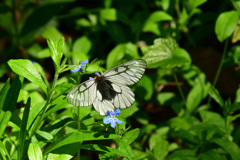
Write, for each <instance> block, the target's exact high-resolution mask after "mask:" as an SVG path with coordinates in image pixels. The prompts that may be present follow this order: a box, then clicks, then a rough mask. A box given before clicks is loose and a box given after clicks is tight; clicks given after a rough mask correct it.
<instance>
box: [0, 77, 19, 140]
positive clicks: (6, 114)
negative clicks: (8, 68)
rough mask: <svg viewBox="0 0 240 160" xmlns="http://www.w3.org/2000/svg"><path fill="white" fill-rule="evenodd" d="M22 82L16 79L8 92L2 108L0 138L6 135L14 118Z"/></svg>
mask: <svg viewBox="0 0 240 160" xmlns="http://www.w3.org/2000/svg"><path fill="white" fill-rule="evenodd" d="M21 85H22V84H21V81H20V80H19V77H16V78H15V79H14V81H13V83H12V85H11V87H10V89H9V90H8V93H7V96H6V100H5V102H4V106H3V108H2V111H1V114H0V118H1V119H0V124H1V125H0V137H2V134H3V133H4V131H5V129H6V127H7V125H8V122H9V120H10V119H11V117H12V113H13V110H14V107H15V105H16V103H17V99H18V94H19V92H20V89H21Z"/></svg>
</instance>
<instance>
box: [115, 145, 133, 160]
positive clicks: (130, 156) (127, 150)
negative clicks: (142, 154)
mask: <svg viewBox="0 0 240 160" xmlns="http://www.w3.org/2000/svg"><path fill="white" fill-rule="evenodd" d="M117 144H118V145H119V150H120V151H121V152H124V153H125V154H126V155H127V156H126V157H127V158H128V159H134V154H133V150H132V148H131V147H130V145H129V144H128V143H126V142H124V141H118V142H117Z"/></svg>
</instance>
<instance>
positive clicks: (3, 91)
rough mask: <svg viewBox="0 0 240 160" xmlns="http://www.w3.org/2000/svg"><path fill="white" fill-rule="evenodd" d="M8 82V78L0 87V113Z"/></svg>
mask: <svg viewBox="0 0 240 160" xmlns="http://www.w3.org/2000/svg"><path fill="white" fill-rule="evenodd" d="M9 84H10V79H9V78H8V80H7V81H6V83H5V84H4V86H3V87H2V89H1V91H0V97H1V99H0V113H1V111H2V108H3V104H4V102H5V99H6V97H7V93H8V89H9Z"/></svg>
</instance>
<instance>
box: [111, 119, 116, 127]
mask: <svg viewBox="0 0 240 160" xmlns="http://www.w3.org/2000/svg"><path fill="white" fill-rule="evenodd" d="M115 126H116V121H114V120H112V121H111V127H112V128H115Z"/></svg>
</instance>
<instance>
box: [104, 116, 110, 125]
mask: <svg viewBox="0 0 240 160" xmlns="http://www.w3.org/2000/svg"><path fill="white" fill-rule="evenodd" d="M110 122H111V118H110V117H109V116H107V117H105V118H104V119H103V123H105V124H109V123H110Z"/></svg>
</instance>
